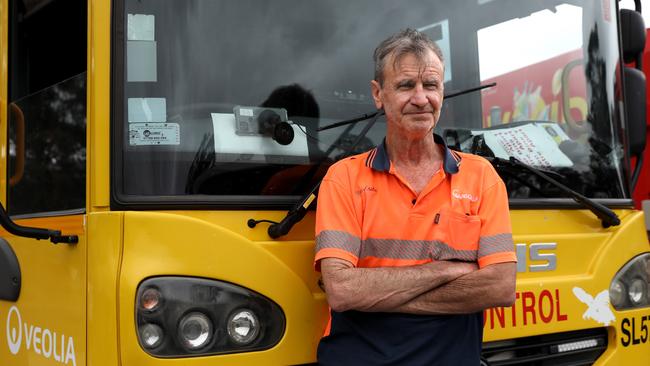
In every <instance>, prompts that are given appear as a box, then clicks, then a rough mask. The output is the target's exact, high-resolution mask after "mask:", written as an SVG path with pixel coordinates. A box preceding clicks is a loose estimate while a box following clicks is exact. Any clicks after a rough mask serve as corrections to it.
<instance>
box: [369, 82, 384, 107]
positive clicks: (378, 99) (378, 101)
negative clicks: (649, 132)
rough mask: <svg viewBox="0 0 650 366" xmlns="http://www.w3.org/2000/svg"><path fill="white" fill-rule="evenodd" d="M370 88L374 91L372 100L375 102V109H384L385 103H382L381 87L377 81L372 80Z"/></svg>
mask: <svg viewBox="0 0 650 366" xmlns="http://www.w3.org/2000/svg"><path fill="white" fill-rule="evenodd" d="M370 88H371V89H372V99H374V100H375V107H377V109H382V108H383V107H384V103H382V101H381V85H379V82H378V81H377V80H371V81H370Z"/></svg>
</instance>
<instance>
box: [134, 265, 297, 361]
mask: <svg viewBox="0 0 650 366" xmlns="http://www.w3.org/2000/svg"><path fill="white" fill-rule="evenodd" d="M135 313H136V332H137V334H138V340H139V341H140V345H141V346H142V348H143V349H144V350H145V351H146V352H147V353H149V354H151V355H152V356H158V357H183V356H188V355H192V356H196V355H212V354H220V353H233V352H248V351H259V350H263V349H268V348H270V347H273V346H274V345H276V344H277V343H278V342H279V341H280V339H281V338H282V336H283V334H284V329H285V317H284V313H283V312H282V310H281V309H280V307H279V306H278V305H277V304H276V303H274V302H273V301H271V300H270V299H268V298H266V297H264V296H262V295H260V294H258V293H256V292H254V291H252V290H249V289H246V288H244V287H241V286H237V285H233V284H230V283H227V282H222V281H216V280H208V279H203V278H193V277H153V278H149V279H146V280H145V281H143V282H142V283H140V285H139V286H138V291H137V294H136V307H135Z"/></svg>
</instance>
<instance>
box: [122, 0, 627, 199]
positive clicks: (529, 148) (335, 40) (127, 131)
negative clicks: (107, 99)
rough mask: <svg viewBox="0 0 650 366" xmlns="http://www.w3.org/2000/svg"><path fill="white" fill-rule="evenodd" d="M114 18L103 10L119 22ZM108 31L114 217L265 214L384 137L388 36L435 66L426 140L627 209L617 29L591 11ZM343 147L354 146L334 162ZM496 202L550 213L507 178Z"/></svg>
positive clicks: (601, 8) (288, 5) (284, 8)
mask: <svg viewBox="0 0 650 366" xmlns="http://www.w3.org/2000/svg"><path fill="white" fill-rule="evenodd" d="M120 8H121V9H120ZM116 14H117V15H116V16H117V17H118V18H116V21H115V22H114V26H115V27H116V29H115V31H114V44H115V50H116V51H115V52H114V56H113V57H114V58H115V59H114V61H113V65H114V67H113V72H114V75H115V76H114V77H115V80H116V81H117V82H116V83H114V88H113V96H114V98H113V103H114V109H113V110H114V111H116V113H114V115H113V121H112V123H113V126H114V127H113V131H114V134H113V136H114V137H113V138H114V139H115V141H114V147H115V148H114V149H113V150H114V153H115V155H114V159H113V162H114V167H113V189H114V192H115V193H116V196H114V197H119V200H120V201H123V202H127V203H128V202H131V201H132V202H136V201H138V200H145V201H146V200H151V201H156V202H183V201H184V200H185V201H201V202H220V200H221V201H223V200H230V201H229V202H245V201H251V200H253V199H254V200H256V201H259V202H281V201H282V200H285V201H287V200H288V199H289V198H290V197H292V196H296V195H302V194H304V193H305V192H307V191H308V190H309V189H310V188H311V187H312V186H313V185H314V184H315V183H316V182H318V180H319V179H320V178H322V176H323V174H324V173H325V171H326V170H327V168H328V167H329V166H330V165H331V164H332V163H333V162H335V161H336V160H337V159H340V158H341V157H342V156H344V155H345V154H346V153H348V152H350V151H351V152H352V153H360V152H363V151H366V150H368V149H370V148H372V147H374V146H375V145H376V144H378V143H379V142H380V141H381V140H382V139H383V137H384V134H385V127H386V125H385V121H383V117H382V118H380V119H379V121H378V122H377V123H376V124H375V125H374V126H373V128H372V129H370V131H369V132H368V133H367V134H366V135H365V136H363V137H362V138H359V134H360V131H362V129H363V127H364V124H365V123H367V121H365V122H364V121H362V122H358V123H356V124H352V125H349V126H341V127H337V128H333V129H329V130H325V131H319V130H318V128H319V127H323V126H326V125H329V124H331V123H333V122H336V121H340V120H344V119H349V118H352V117H355V116H358V115H362V114H364V113H372V112H374V111H375V106H374V103H373V100H372V96H371V93H370V80H371V79H372V78H373V67H374V65H373V61H372V53H373V50H374V47H375V46H376V45H377V44H378V43H379V42H380V41H381V40H382V39H384V38H386V37H387V36H389V35H390V34H393V33H395V32H396V31H398V30H400V29H405V28H414V29H418V30H420V31H422V32H425V33H426V34H428V35H429V36H430V37H431V38H432V39H434V40H435V41H436V42H437V43H438V45H439V46H440V48H441V49H442V51H443V55H444V58H445V65H446V68H445V75H444V81H445V91H446V93H447V94H448V93H449V92H453V91H458V90H463V89H468V88H472V87H476V86H479V85H485V84H489V83H496V86H494V87H491V88H487V89H484V90H481V91H477V92H472V93H468V94H465V95H462V96H458V97H455V98H449V99H447V100H445V102H444V106H443V113H442V116H441V119H440V121H439V123H438V126H437V127H436V131H435V132H436V133H437V134H439V135H441V136H443V137H444V138H445V141H446V142H447V144H448V145H449V146H450V147H451V148H454V149H458V150H462V151H465V152H471V153H475V154H479V155H484V156H486V157H493V156H496V157H503V158H507V157H509V156H514V157H516V158H518V159H519V160H521V161H523V162H525V163H527V164H529V165H532V166H535V167H538V168H540V169H543V170H545V171H547V172H551V173H552V174H555V177H557V178H559V179H562V182H563V183H564V184H566V185H567V186H569V187H570V188H571V189H573V190H576V191H577V192H580V193H581V194H583V195H585V196H587V197H591V198H609V199H617V198H626V197H627V195H628V192H627V189H626V188H625V187H626V185H627V181H626V178H625V176H626V171H625V155H624V149H623V142H622V136H621V135H620V131H621V130H622V127H621V126H622V125H623V122H622V121H621V120H620V117H619V116H621V115H622V114H623V110H622V108H623V106H622V95H621V92H620V90H621V84H620V60H619V46H618V33H617V29H618V26H617V12H616V3H615V1H614V0H611V1H609V0H605V1H550V0H549V1H546V0H544V1H542V0H539V1H509V0H478V1H477V0H462V1H461V0H457V1H453V2H451V1H431V0H426V1H424V0H420V1H401V2H395V1H388V0H381V1H377V0H373V1H347V2H341V1H332V0H323V1H317V2H311V1H310V2H306V1H290V0H279V1H272V2H259V1H255V0H240V1H236V2H234V1H220V0H190V1H174V0H137V1H136V0H126V1H125V2H123V3H119V5H118V11H117V12H116ZM353 141H355V142H357V143H356V146H351V144H352V142H353ZM499 173H500V174H501V175H502V177H503V179H504V181H506V184H507V187H508V191H509V195H510V197H511V198H523V199H530V198H564V197H565V194H563V193H562V192H561V191H559V190H557V189H556V188H554V187H553V186H550V185H547V184H545V183H544V182H541V181H538V180H537V179H536V178H535V177H534V176H528V175H526V174H525V173H522V171H520V170H504V171H499Z"/></svg>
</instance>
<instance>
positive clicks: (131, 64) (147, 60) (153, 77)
mask: <svg viewBox="0 0 650 366" xmlns="http://www.w3.org/2000/svg"><path fill="white" fill-rule="evenodd" d="M126 80H127V81H128V82H156V81H157V80H158V69H157V61H156V41H126Z"/></svg>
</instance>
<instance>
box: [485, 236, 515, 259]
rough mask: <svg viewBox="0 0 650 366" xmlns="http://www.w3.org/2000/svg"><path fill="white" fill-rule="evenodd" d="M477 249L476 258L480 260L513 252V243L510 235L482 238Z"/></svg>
mask: <svg viewBox="0 0 650 366" xmlns="http://www.w3.org/2000/svg"><path fill="white" fill-rule="evenodd" d="M478 248H479V249H478V257H479V258H482V257H485V256H487V255H491V254H495V253H503V252H514V251H515V242H514V241H513V239H512V234H511V233H507V234H497V235H491V236H482V237H481V238H480V239H479V242H478Z"/></svg>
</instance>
